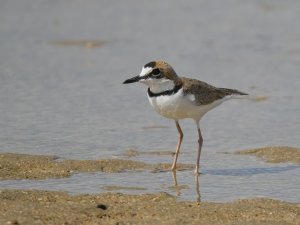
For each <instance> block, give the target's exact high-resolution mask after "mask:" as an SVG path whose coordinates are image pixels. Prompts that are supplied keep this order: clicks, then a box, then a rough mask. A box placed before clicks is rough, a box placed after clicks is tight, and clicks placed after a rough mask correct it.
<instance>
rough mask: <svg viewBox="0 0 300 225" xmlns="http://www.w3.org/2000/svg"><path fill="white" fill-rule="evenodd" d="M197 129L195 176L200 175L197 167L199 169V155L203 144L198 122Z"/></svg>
mask: <svg viewBox="0 0 300 225" xmlns="http://www.w3.org/2000/svg"><path fill="white" fill-rule="evenodd" d="M197 129H198V136H199V139H198V144H199V145H198V154H197V161H196V168H195V174H200V172H199V167H200V155H201V149H202V144H203V138H202V135H201V130H200V126H199V122H197Z"/></svg>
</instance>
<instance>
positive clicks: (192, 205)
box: [0, 147, 300, 225]
mask: <svg viewBox="0 0 300 225" xmlns="http://www.w3.org/2000/svg"><path fill="white" fill-rule="evenodd" d="M238 154H255V155H257V156H259V157H263V158H264V159H266V160H268V161H270V162H287V161H291V162H299V161H298V160H299V155H300V151H299V149H294V148H289V147H272V148H261V149H253V150H247V151H241V152H239V153H238ZM169 166H170V165H169V164H157V165H147V164H145V163H141V162H136V161H131V160H119V159H111V160H65V161H59V160H58V159H57V158H55V157H51V156H35V155H23V154H8V153H4V154H0V178H1V179H20V178H26V179H46V178H50V177H56V178H59V177H67V176H71V175H72V173H73V172H74V171H77V172H91V171H102V172H122V171H123V170H134V171H138V170H146V169H147V170H152V171H155V169H157V170H160V169H165V168H168V167H169ZM188 166H189V165H187V167H188ZM131 188H134V187H131ZM107 190H108V191H109V190H110V191H111V190H113V191H118V190H120V187H110V186H108V187H107ZM0 224H25V225H26V224H206V225H210V224H225V225H226V224H262V225H265V224H273V225H277V224H278V225H279V224H280V225H284V224H300V204H299V203H289V202H283V201H277V200H273V199H267V198H255V199H243V200H236V201H233V202H227V203H211V202H196V201H194V202H189V201H177V200H176V198H175V197H173V196H171V195H169V194H167V193H158V194H142V195H127V194H120V193H109V192H108V193H102V194H98V195H89V194H85V195H76V196H74V195H69V194H67V193H65V192H55V191H41V190H7V189H2V190H0Z"/></svg>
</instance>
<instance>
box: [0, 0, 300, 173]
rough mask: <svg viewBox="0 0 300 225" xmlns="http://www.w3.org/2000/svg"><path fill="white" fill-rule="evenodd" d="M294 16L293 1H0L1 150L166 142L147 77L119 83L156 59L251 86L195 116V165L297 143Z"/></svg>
mask: <svg viewBox="0 0 300 225" xmlns="http://www.w3.org/2000/svg"><path fill="white" fill-rule="evenodd" d="M299 21H300V2H299V1H296V0H286V1H281V0H252V1H240V0H222V1H210V0H201V1H198V0H188V1H177V0H172V1H171V0H165V1H158V0H153V1H146V0H122V1H111V0H110V1H108V0H101V1H99V0H62V1H57V0H54V1H53V0H26V1H21V0H1V1H0V152H14V153H28V154H43V155H57V156H60V157H62V158H75V159H95V158H112V157H116V158H126V156H125V153H126V151H127V150H129V149H135V150H138V151H156V150H169V151H170V150H171V151H173V150H174V148H175V146H176V141H177V130H176V128H175V125H174V122H173V121H171V120H168V119H165V118H162V117H160V116H159V115H158V114H156V113H155V112H154V110H153V109H152V108H151V106H150V105H149V103H148V100H147V96H146V87H145V86H142V85H122V82H123V81H124V80H125V79H127V78H129V77H132V76H134V75H137V74H139V72H140V70H141V68H142V67H143V65H144V64H146V63H148V62H149V61H152V60H157V59H162V60H165V61H167V62H168V63H169V64H171V65H172V66H173V68H174V69H175V70H176V72H177V73H178V74H179V75H184V76H189V77H192V78H196V79H199V80H203V81H205V82H208V83H210V84H212V85H215V86H218V87H228V88H236V89H239V90H241V91H243V92H247V93H249V94H251V96H252V100H233V101H230V102H226V103H224V104H223V105H222V106H220V107H218V108H216V109H214V110H213V111H211V112H210V113H208V114H207V115H206V116H205V117H204V118H203V120H202V122H201V126H202V132H203V136H204V146H203V151H202V159H201V160H202V161H203V162H202V167H204V168H206V167H207V168H215V167H220V168H225V167H234V168H235V167H239V166H241V165H247V163H246V164H245V160H243V159H240V158H243V157H241V156H232V155H230V156H227V155H224V154H219V153H222V152H230V153H232V152H234V151H236V150H243V149H248V148H254V147H263V146H270V145H272V146H273V145H288V146H296V147H297V146H299V145H300V139H299V128H300V113H299V111H300V104H299V97H300V91H299V90H300V79H299V78H300V74H299V71H300V26H299ZM182 126H183V129H184V132H185V139H184V142H183V146H182V155H181V157H179V162H184V163H194V161H195V154H196V136H197V132H196V128H195V127H194V124H193V122H191V121H189V120H185V121H183V122H182ZM235 157H236V158H235ZM246 159H247V157H246ZM138 160H141V161H145V162H148V163H155V162H160V161H161V162H171V158H170V156H168V157H156V156H153V157H145V156H140V157H139V158H138ZM247 160H248V159H247ZM253 161H255V160H253ZM251 162H252V161H251Z"/></svg>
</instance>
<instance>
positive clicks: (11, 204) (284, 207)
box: [0, 190, 300, 225]
mask: <svg viewBox="0 0 300 225" xmlns="http://www.w3.org/2000/svg"><path fill="white" fill-rule="evenodd" d="M0 212H1V213H0V214H1V216H0V223H1V224H206V225H209V224H264V225H265V224H274V225H276V224H278V225H279V224H280V225H284V224H299V223H300V204H293V203H286V202H281V201H276V200H272V199H245V200H237V201H234V202H229V203H208V202H203V203H202V202H201V203H196V202H178V201H176V199H175V198H174V197H172V196H170V195H168V194H166V193H159V194H144V195H126V194H118V193H115V194H112V193H105V194H99V195H78V196H71V195H68V194H66V193H63V192H49V191H34V190H32V191H24V190H2V191H1V192H0Z"/></svg>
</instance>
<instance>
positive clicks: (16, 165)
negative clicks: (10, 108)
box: [0, 153, 194, 180]
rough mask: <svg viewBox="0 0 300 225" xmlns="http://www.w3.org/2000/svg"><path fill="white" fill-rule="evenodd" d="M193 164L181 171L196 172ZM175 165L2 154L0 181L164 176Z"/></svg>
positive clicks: (185, 165) (179, 166) (180, 168)
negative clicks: (135, 173)
mask: <svg viewBox="0 0 300 225" xmlns="http://www.w3.org/2000/svg"><path fill="white" fill-rule="evenodd" d="M193 167H194V166H193V165H191V164H178V170H187V169H193ZM169 168H171V164H168V163H160V164H154V165H150V164H146V163H142V162H138V161H133V160H121V159H100V160H63V161H61V160H59V158H57V157H53V156H43V155H27V154H13V153H2V154H0V180H7V179H48V178H63V177H69V176H71V175H72V174H73V173H74V172H97V171H98V172H106V173H119V172H122V171H129V170H131V171H143V170H149V171H151V172H160V171H162V170H169Z"/></svg>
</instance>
